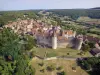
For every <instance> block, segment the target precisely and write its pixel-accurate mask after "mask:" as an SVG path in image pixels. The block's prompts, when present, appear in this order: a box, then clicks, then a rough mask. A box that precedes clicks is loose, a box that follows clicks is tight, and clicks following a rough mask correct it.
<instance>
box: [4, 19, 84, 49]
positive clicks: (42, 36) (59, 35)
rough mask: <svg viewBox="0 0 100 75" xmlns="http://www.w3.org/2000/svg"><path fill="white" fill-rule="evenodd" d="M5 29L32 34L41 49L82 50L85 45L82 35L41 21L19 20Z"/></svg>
mask: <svg viewBox="0 0 100 75" xmlns="http://www.w3.org/2000/svg"><path fill="white" fill-rule="evenodd" d="M5 27H6V28H7V27H9V28H11V29H13V30H14V32H15V33H18V34H30V35H32V36H34V37H35V38H36V40H37V45H38V46H39V47H46V48H47V47H49V48H52V49H57V48H66V47H72V48H75V49H77V50H80V49H81V46H82V43H83V37H82V35H78V36H77V35H76V32H75V31H73V30H63V29H62V28H61V27H60V26H54V27H53V25H48V24H46V23H44V22H42V21H41V20H36V21H35V20H18V21H17V22H12V23H10V24H8V25H5Z"/></svg>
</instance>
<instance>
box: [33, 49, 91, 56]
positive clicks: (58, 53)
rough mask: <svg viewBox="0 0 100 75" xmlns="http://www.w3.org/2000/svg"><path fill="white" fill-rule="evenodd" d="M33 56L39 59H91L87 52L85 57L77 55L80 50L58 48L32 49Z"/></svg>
mask: <svg viewBox="0 0 100 75" xmlns="http://www.w3.org/2000/svg"><path fill="white" fill-rule="evenodd" d="M33 51H35V54H37V55H39V56H41V57H45V55H46V57H55V56H67V57H91V56H92V55H91V54H90V53H89V52H87V53H85V55H79V53H80V52H81V51H80V50H75V49H71V48H61V49H60V48H58V49H56V50H53V49H49V48H34V49H33Z"/></svg>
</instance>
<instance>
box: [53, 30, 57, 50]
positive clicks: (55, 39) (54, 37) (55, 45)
mask: <svg viewBox="0 0 100 75" xmlns="http://www.w3.org/2000/svg"><path fill="white" fill-rule="evenodd" d="M52 49H57V35H56V31H55V30H53V35H52Z"/></svg>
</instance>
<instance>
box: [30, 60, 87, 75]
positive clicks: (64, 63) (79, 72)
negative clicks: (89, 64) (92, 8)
mask: <svg viewBox="0 0 100 75" xmlns="http://www.w3.org/2000/svg"><path fill="white" fill-rule="evenodd" d="M41 62H44V65H43V66H40V65H38V63H41ZM31 65H32V67H34V68H35V69H36V73H35V75H56V73H57V72H62V71H64V72H65V73H66V75H88V73H87V72H86V71H84V70H83V69H81V68H80V67H79V66H78V65H77V63H76V61H73V60H63V59H60V60H49V61H47V60H45V61H42V60H40V59H36V58H33V59H32V61H31ZM49 65H53V66H54V67H55V69H54V70H53V71H52V72H49V71H47V70H46V68H47V66H49ZM57 67H62V69H61V70H57V69H56V68H57ZM72 67H76V72H74V71H73V70H72ZM42 69H44V72H40V70H42Z"/></svg>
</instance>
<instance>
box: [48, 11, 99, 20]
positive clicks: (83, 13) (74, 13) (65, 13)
mask: <svg viewBox="0 0 100 75" xmlns="http://www.w3.org/2000/svg"><path fill="white" fill-rule="evenodd" d="M47 11H51V12H53V13H55V14H58V15H62V16H70V17H71V18H72V19H77V18H78V17H80V16H88V17H90V18H96V19H100V10H99V9H54V10H47Z"/></svg>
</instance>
